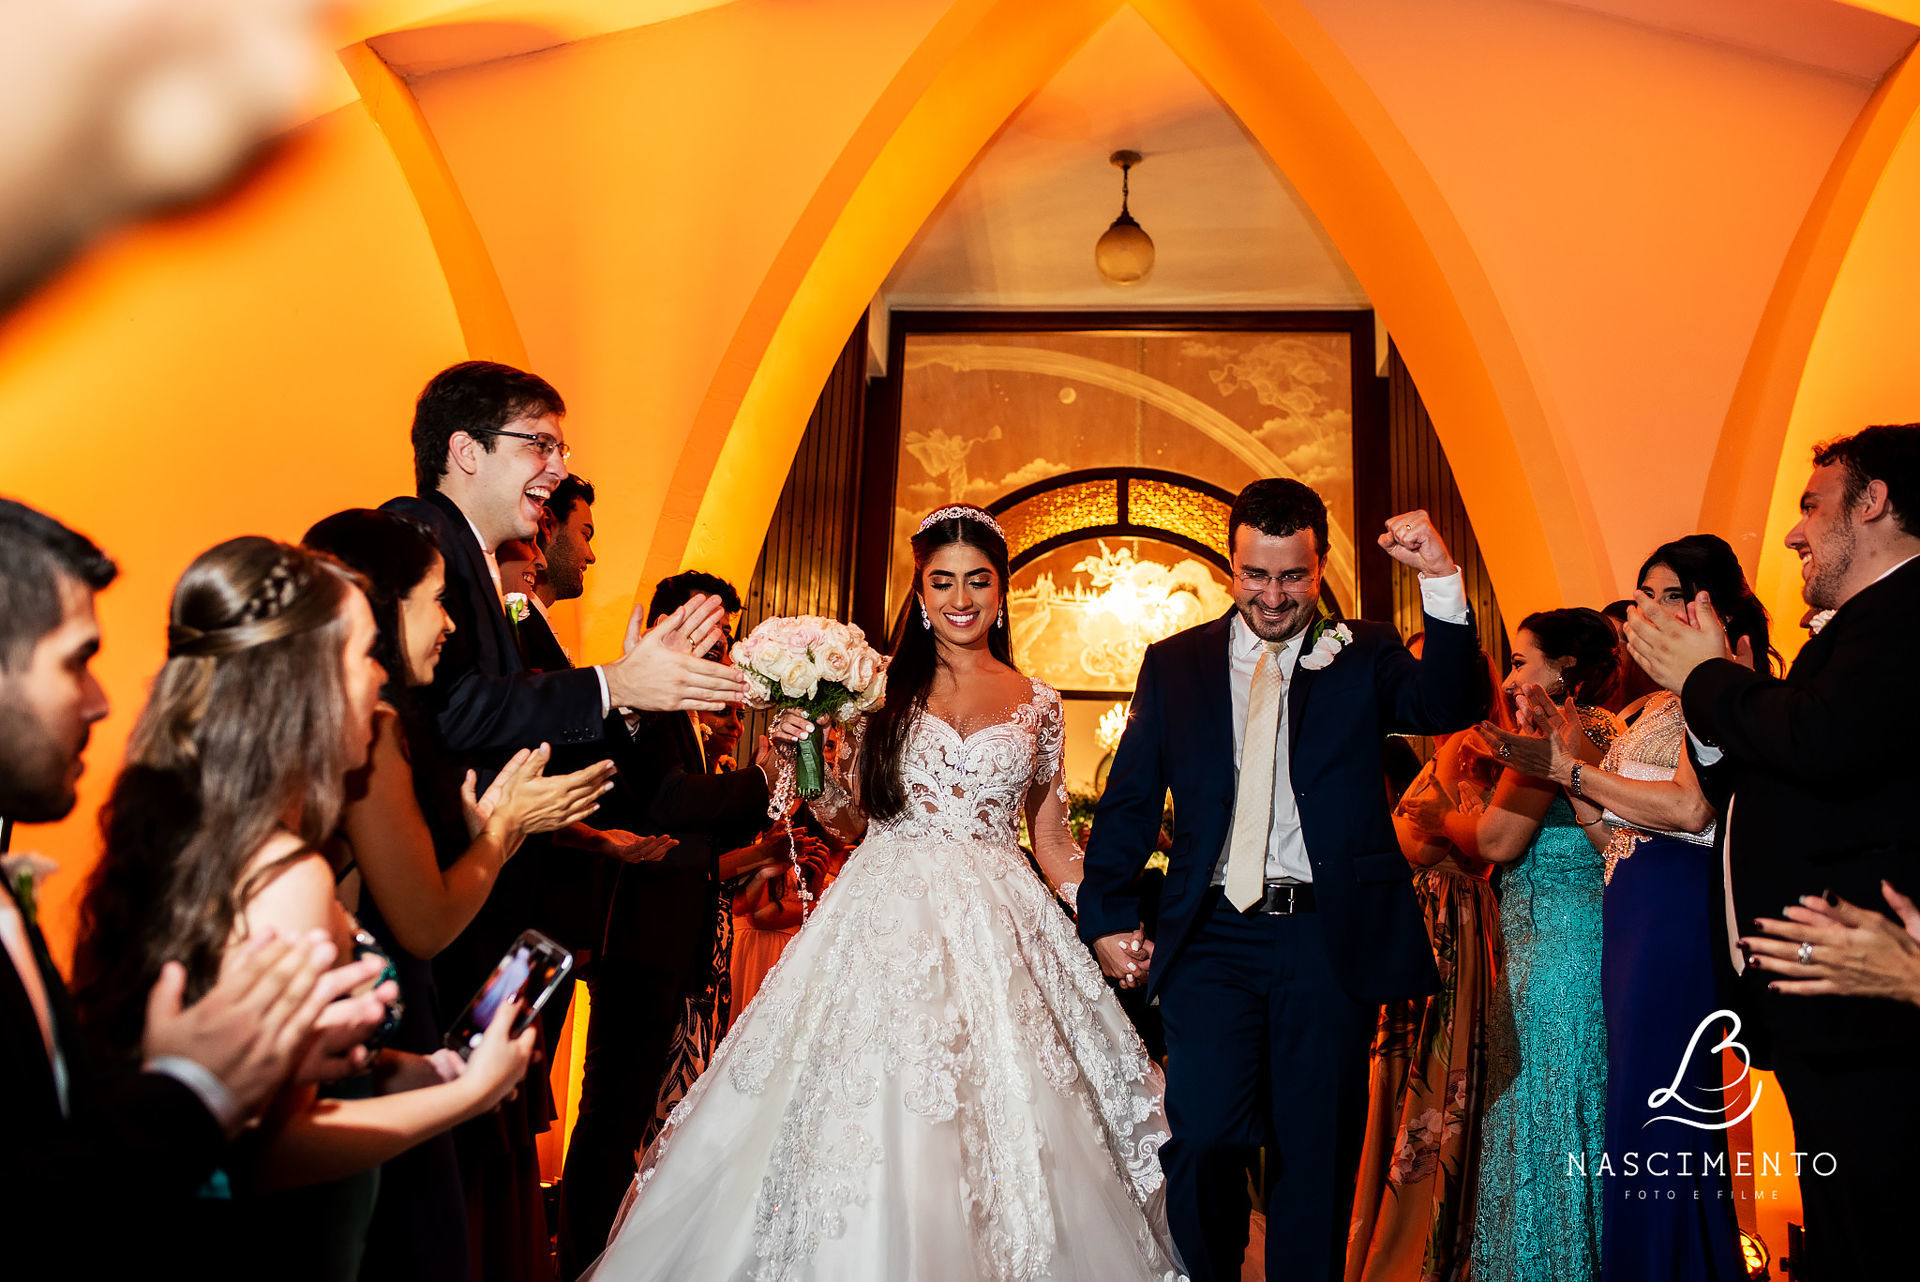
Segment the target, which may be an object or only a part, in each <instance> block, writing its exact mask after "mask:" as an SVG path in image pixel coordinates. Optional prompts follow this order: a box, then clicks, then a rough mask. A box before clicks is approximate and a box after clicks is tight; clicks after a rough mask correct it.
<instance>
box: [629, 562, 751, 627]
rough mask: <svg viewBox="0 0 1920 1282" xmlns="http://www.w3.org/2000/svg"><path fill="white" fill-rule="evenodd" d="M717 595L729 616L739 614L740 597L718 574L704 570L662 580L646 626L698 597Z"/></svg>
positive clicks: (689, 571)
mask: <svg viewBox="0 0 1920 1282" xmlns="http://www.w3.org/2000/svg"><path fill="white" fill-rule="evenodd" d="M703 595H704V596H717V597H719V598H720V604H721V605H724V606H726V607H727V613H728V614H738V613H740V594H739V593H738V592H736V591H735V590H734V587H733V584H731V583H729V582H727V581H726V580H725V579H723V578H721V577H720V576H719V575H717V574H708V573H707V572H706V571H705V570H685V571H682V572H681V573H679V574H676V575H673V576H672V577H670V578H665V579H662V580H660V584H659V586H658V587H656V588H654V590H653V600H651V601H649V602H648V603H647V626H648V627H652V626H653V625H654V624H655V623H657V622H659V621H660V620H661V619H663V618H665V617H666V616H667V615H669V614H672V613H673V612H674V611H675V610H678V609H679V608H680V607H681V606H683V605H685V604H686V603H687V602H689V601H691V600H693V598H695V597H697V596H703Z"/></svg>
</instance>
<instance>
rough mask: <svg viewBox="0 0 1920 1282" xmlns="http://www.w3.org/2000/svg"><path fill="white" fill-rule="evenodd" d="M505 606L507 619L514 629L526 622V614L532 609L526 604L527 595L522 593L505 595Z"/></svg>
mask: <svg viewBox="0 0 1920 1282" xmlns="http://www.w3.org/2000/svg"><path fill="white" fill-rule="evenodd" d="M506 606H507V619H508V621H509V622H511V623H512V624H513V626H514V627H516V628H517V627H519V626H520V625H521V624H522V623H525V622H526V621H527V612H528V611H529V610H531V609H532V608H533V607H532V606H530V605H528V604H527V594H526V593H524V592H509V593H507V599H506Z"/></svg>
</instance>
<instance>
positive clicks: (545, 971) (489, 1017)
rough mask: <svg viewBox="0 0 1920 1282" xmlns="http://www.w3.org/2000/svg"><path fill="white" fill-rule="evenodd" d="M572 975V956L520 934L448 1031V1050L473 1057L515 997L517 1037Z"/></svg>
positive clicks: (534, 935)
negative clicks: (519, 1005) (518, 1004)
mask: <svg viewBox="0 0 1920 1282" xmlns="http://www.w3.org/2000/svg"><path fill="white" fill-rule="evenodd" d="M572 972H573V954H572V953H570V952H568V951H567V950H566V949H564V948H562V947H561V946H560V945H559V944H558V943H556V942H554V941H553V940H552V939H549V938H548V937H547V936H545V935H543V934H541V933H540V932H539V931H537V930H529V931H524V932H522V934H521V936H520V938H518V939H516V940H514V941H513V947H511V948H509V949H507V955H506V956H504V957H502V958H501V959H500V964H499V965H498V966H495V967H494V968H493V974H491V975H489V976H488V977H487V982H486V983H484V984H482V985H480V991H479V992H477V993H475V994H474V995H473V1000H472V1001H470V1002H468V1003H467V1008H466V1009H465V1010H463V1011H461V1012H460V1018H458V1019H456V1020H454V1021H453V1027H452V1028H451V1029H449V1030H447V1037H446V1046H447V1049H448V1050H450V1051H454V1052H457V1053H458V1054H459V1055H460V1057H461V1058H462V1059H465V1058H466V1057H467V1056H469V1055H471V1054H473V1048H474V1047H476V1046H478V1045H479V1044H480V1038H481V1037H482V1036H483V1035H484V1034H485V1033H486V1031H487V1025H489V1024H491V1023H492V1022H493V1017H494V1015H495V1014H496V1013H497V1012H498V1011H499V1009H500V1007H501V1006H502V1005H503V1004H505V1003H506V1002H510V1001H512V1000H513V999H514V998H516V997H518V998H519V999H520V1000H521V1001H522V1002H523V1003H525V1006H524V1009H522V1010H521V1012H520V1017H519V1018H518V1019H516V1020H514V1021H513V1034H514V1036H515V1037H518V1036H519V1035H520V1034H521V1033H523V1032H525V1031H526V1029H527V1028H528V1027H529V1026H530V1025H531V1024H532V1023H533V1021H534V1020H535V1019H536V1018H538V1017H539V1015H540V1008H541V1007H542V1006H545V1005H546V1004H547V999H548V998H550V997H552V996H553V994H554V990H556V989H558V988H559V987H560V981H561V980H563V979H565V978H566V977H567V976H568V975H569V974H571V973H572Z"/></svg>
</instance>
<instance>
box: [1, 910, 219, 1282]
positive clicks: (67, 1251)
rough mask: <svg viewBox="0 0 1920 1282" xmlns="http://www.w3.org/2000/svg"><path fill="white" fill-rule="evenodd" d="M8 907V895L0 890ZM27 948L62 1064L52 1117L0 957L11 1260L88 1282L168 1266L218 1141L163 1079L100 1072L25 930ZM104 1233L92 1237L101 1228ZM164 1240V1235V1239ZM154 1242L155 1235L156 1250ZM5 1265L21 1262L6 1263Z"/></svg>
mask: <svg viewBox="0 0 1920 1282" xmlns="http://www.w3.org/2000/svg"><path fill="white" fill-rule="evenodd" d="M0 895H4V896H7V898H8V901H9V902H11V899H12V894H11V891H10V890H9V889H7V888H5V887H0ZM27 938H28V942H29V943H30V944H31V946H32V948H33V953H34V958H35V960H36V962H37V963H38V968H39V972H40V982H41V985H42V986H43V987H44V988H45V989H46V992H47V1004H48V1007H49V1008H50V1013H51V1014H52V1016H53V1027H54V1039H55V1041H56V1042H57V1043H58V1044H59V1046H60V1048H61V1052H62V1055H63V1058H64V1060H65V1062H66V1068H67V1074H68V1082H67V1099H68V1112H67V1114H66V1115H65V1116H62V1114H61V1111H60V1102H59V1096H58V1094H57V1093H56V1089H55V1086H54V1077H53V1066H52V1064H51V1063H50V1062H49V1061H48V1058H47V1051H46V1044H45V1042H44V1041H42V1039H41V1035H40V1022H39V1020H38V1019H37V1018H36V1017H35V1016H34V1012H33V1004H32V1002H31V1000H30V999H29V998H28V996H27V990H26V987H25V986H24V985H23V984H22V983H21V980H20V976H19V974H18V973H17V972H16V971H15V969H14V966H13V964H12V961H11V959H10V958H9V956H8V954H7V952H6V950H5V949H3V948H0V1099H4V1100H5V1101H6V1107H7V1111H8V1114H9V1116H8V1119H7V1123H6V1125H5V1126H4V1127H0V1137H4V1138H0V1207H5V1208H6V1222H7V1223H8V1224H9V1225H11V1226H13V1227H14V1228H15V1229H16V1230H17V1232H18V1233H19V1234H20V1235H21V1237H20V1241H19V1243H18V1244H17V1245H16V1248H14V1249H12V1250H10V1251H9V1254H10V1255H12V1254H14V1250H19V1249H24V1250H27V1251H28V1252H29V1253H30V1252H31V1251H32V1250H34V1249H35V1248H39V1249H44V1250H46V1251H48V1252H50V1253H53V1254H54V1255H55V1256H56V1258H58V1259H59V1261H60V1267H59V1269H50V1270H48V1271H47V1275H48V1276H52V1275H53V1274H55V1273H57V1272H60V1271H65V1272H67V1273H69V1274H70V1275H71V1276H76V1277H78V1276H81V1275H83V1274H84V1275H89V1276H91V1273H92V1271H94V1270H96V1269H98V1270H100V1271H102V1272H105V1271H106V1268H107V1266H108V1265H113V1266H115V1267H116V1268H118V1267H124V1266H125V1265H127V1264H130V1263H131V1262H132V1261H131V1258H130V1257H132V1256H133V1255H134V1254H135V1253H136V1252H138V1253H140V1255H141V1256H142V1258H144V1259H145V1261H146V1262H147V1264H148V1265H149V1266H151V1264H152V1263H154V1262H155V1261H156V1260H167V1259H177V1258H178V1254H177V1252H178V1250H179V1247H180V1243H179V1242H178V1241H177V1236H178V1234H179V1232H180V1231H181V1230H183V1228H184V1225H185V1222H186V1221H187V1220H188V1218H189V1217H188V1215H187V1212H188V1211H189V1210H190V1209H191V1202H190V1199H191V1198H192V1196H193V1193H194V1191H195V1190H196V1189H198V1188H199V1187H200V1185H201V1184H202V1183H204V1182H205V1181H206V1179H207V1177H208V1176H209V1175H211V1174H212V1173H213V1169H214V1167H215V1166H216V1164H218V1162H219V1160H220V1156H221V1154H222V1152H223V1151H224V1149H225V1147H226V1137H225V1136H224V1135H222V1134H221V1131H220V1126H219V1123H218V1122H216V1121H215V1120H214V1118H213V1115H212V1114H210V1113H209V1112H208V1111H207V1109H206V1106H205V1105H203V1104H202V1103H201V1102H200V1098H199V1096H197V1095H195V1094H194V1093H193V1092H192V1091H190V1090H188V1089H187V1088H186V1087H185V1086H184V1085H182V1084H181V1083H180V1082H178V1081H176V1080H175V1079H174V1078H171V1077H168V1076H166V1075H165V1074H162V1073H139V1072H130V1071H129V1072H122V1073H117V1074H114V1073H105V1072H100V1071H98V1070H97V1069H96V1067H95V1066H94V1065H92V1064H89V1063H88V1061H87V1057H86V1056H85V1055H84V1054H83V1052H82V1047H81V1041H80V1033H79V1026H78V1023H77V1021H76V1020H75V1017H74V1011H73V1005H72V1002H71V1001H70V1000H69V998H68V995H67V987H66V983H65V981H64V980H63V979H62V978H61V976H60V972H59V970H58V969H56V968H55V966H54V964H53V960H52V958H50V957H49V956H48V955H47V949H46V943H45V941H44V940H42V939H41V937H40V932H39V931H38V930H37V929H35V928H34V927H33V926H31V925H29V926H28V927H27ZM103 1223H111V1225H112V1226H113V1227H112V1229H111V1231H109V1232H106V1233H102V1231H101V1227H100V1226H101V1225H102V1224H103ZM170 1230H171V1232H170ZM155 1234H160V1235H163V1238H162V1239H156V1237H155V1236H154V1235H155ZM15 1258H16V1259H17V1258H19V1257H18V1256H15Z"/></svg>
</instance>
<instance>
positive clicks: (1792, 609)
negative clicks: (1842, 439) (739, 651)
mask: <svg viewBox="0 0 1920 1282" xmlns="http://www.w3.org/2000/svg"><path fill="white" fill-rule="evenodd" d="M1916 227H1920V128H1917V127H1916V126H1915V125H1914V124H1912V123H1909V124H1908V125H1907V127H1906V129H1905V131H1904V132H1903V133H1902V135H1901V137H1900V140H1899V142H1898V144H1897V146H1896V148H1895V150H1894V151H1893V154H1892V156H1891V158H1890V159H1889V160H1888V162H1887V165H1886V168H1885V170H1884V171H1883V173H1882V176H1881V178H1880V181H1879V182H1878V183H1877V184H1876V185H1875V187H1874V189H1873V194H1872V196H1871V197H1870V198H1869V199H1868V201H1867V205H1866V210H1865V213H1864V214H1863V215H1862V216H1861V218H1860V222H1859V226H1858V229H1857V231H1856V232H1855V234H1854V236H1853V238H1852V243H1851V245H1850V246H1849V248H1848V250H1847V254H1846V258H1845V260H1844V261H1843V262H1842V264H1841V266H1840V270H1839V273H1838V275H1837V276H1836V277H1835V279H1834V283H1833V290H1832V293H1831V295H1830V296H1829V297H1828V299H1827V303H1826V307H1825V309H1824V311H1823V312H1822V314H1821V317H1820V324H1819V328H1818V329H1817V330H1816V331H1815V332H1814V336H1813V343H1812V346H1811V348H1810V350H1809V351H1808V354H1807V361H1806V368H1805V373H1804V375H1803V376H1802V379H1801V382H1800V389H1799V395H1798V397H1797V398H1796V399H1795V400H1794V403H1793V414H1792V417H1791V419H1790V420H1789V421H1788V424H1787V429H1786V441H1785V444H1784V446H1783V447H1782V449H1781V451H1780V463H1779V471H1778V474H1777V475H1776V477H1775V478H1774V484H1773V489H1772V499H1771V502H1770V504H1769V506H1768V509H1767V525H1766V538H1765V544H1764V546H1763V547H1762V549H1761V552H1760V570H1759V575H1758V577H1757V579H1756V581H1755V588H1756V590H1757V591H1758V592H1759V593H1760V598H1761V600H1763V601H1764V602H1766V605H1767V608H1768V609H1769V610H1770V611H1772V613H1773V618H1774V635H1775V636H1776V637H1778V638H1779V644H1780V649H1781V651H1782V653H1785V654H1787V655H1792V654H1794V653H1796V652H1797V651H1798V649H1799V645H1800V642H1801V640H1802V639H1803V637H1804V633H1802V632H1801V631H1800V630H1799V629H1798V628H1797V627H1796V626H1794V625H1795V624H1796V623H1798V621H1799V619H1800V616H1801V614H1802V612H1803V611H1804V610H1805V608H1806V607H1805V606H1804V604H1803V603H1802V602H1801V599H1800V560H1799V558H1798V557H1797V556H1795V555H1794V554H1793V553H1791V552H1789V551H1787V549H1786V546H1785V544H1784V543H1783V540H1784V539H1785V538H1786V534H1787V530H1788V529H1790V528H1791V527H1792V526H1793V524H1794V523H1795V522H1796V521H1797V520H1798V519H1799V514H1798V512H1797V511H1796V507H1797V504H1798V502H1799V498H1800V491H1801V489H1802V488H1803V487H1804V486H1805V485H1806V481H1807V476H1808V473H1809V472H1810V471H1811V470H1812V466H1813V462H1812V452H1813V447H1814V445H1815V444H1816V443H1818V442H1820V441H1824V440H1827V439H1829V438H1831V437H1835V436H1844V435H1846V434H1847V433H1849V432H1853V431H1857V430H1858V429H1859V428H1861V427H1863V426H1865V425H1866V424H1868V423H1910V422H1914V421H1916V420H1920V359H1916V357H1915V336H1916V335H1917V334H1920V324H1917V323H1916V320H1915V311H1916V306H1917V305H1920V303H1917V300H1920V237H1917V236H1916V235H1915V234H1914V229H1915V228H1916Z"/></svg>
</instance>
